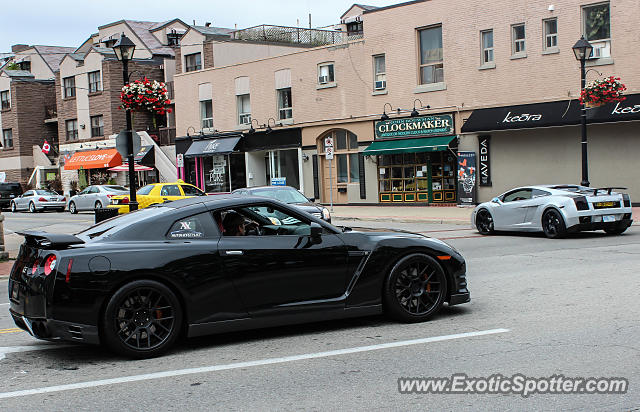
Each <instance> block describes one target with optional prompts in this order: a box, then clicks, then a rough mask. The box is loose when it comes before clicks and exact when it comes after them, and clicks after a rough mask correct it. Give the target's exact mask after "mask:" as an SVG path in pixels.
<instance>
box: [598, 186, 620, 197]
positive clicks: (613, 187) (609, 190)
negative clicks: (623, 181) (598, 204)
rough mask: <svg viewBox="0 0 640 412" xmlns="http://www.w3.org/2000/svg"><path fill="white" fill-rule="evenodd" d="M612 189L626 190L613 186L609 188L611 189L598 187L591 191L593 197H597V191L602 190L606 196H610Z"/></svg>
mask: <svg viewBox="0 0 640 412" xmlns="http://www.w3.org/2000/svg"><path fill="white" fill-rule="evenodd" d="M613 189H617V190H627V188H626V187H615V186H611V187H598V188H595V189H593V195H594V196H598V192H599V191H604V190H606V191H607V194H608V195H610V194H611V191H612V190H613Z"/></svg>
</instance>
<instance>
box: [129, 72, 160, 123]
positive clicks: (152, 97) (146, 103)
mask: <svg viewBox="0 0 640 412" xmlns="http://www.w3.org/2000/svg"><path fill="white" fill-rule="evenodd" d="M120 101H122V104H121V105H120V108H121V109H129V110H132V111H138V112H142V111H148V112H151V113H154V114H159V115H164V114H166V113H171V108H170V107H168V106H169V105H170V104H171V100H169V97H168V92H167V87H166V85H165V84H164V83H162V82H159V81H157V80H149V79H147V78H146V77H145V78H144V79H142V80H136V81H135V82H131V83H128V84H126V85H125V86H124V87H123V88H122V92H120Z"/></svg>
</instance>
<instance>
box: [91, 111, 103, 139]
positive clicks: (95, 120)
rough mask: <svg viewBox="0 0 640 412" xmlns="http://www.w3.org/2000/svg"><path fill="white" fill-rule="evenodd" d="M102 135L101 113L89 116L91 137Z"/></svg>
mask: <svg viewBox="0 0 640 412" xmlns="http://www.w3.org/2000/svg"><path fill="white" fill-rule="evenodd" d="M97 136H104V120H103V119H102V115H100V116H91V137H97Z"/></svg>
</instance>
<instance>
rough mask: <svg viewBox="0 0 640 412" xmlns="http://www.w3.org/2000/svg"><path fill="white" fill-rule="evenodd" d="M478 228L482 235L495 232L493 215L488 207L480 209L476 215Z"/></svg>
mask: <svg viewBox="0 0 640 412" xmlns="http://www.w3.org/2000/svg"><path fill="white" fill-rule="evenodd" d="M476 228H477V229H478V232H480V234H481V235H491V234H493V217H492V216H491V213H489V211H488V210H487V209H480V210H478V214H477V215H476Z"/></svg>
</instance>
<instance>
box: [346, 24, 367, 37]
mask: <svg viewBox="0 0 640 412" xmlns="http://www.w3.org/2000/svg"><path fill="white" fill-rule="evenodd" d="M363 33H364V26H363V25H362V22H361V21H354V22H351V23H347V36H357V35H359V34H363Z"/></svg>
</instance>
